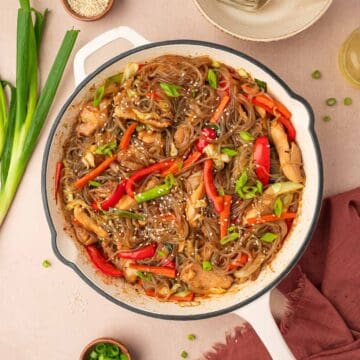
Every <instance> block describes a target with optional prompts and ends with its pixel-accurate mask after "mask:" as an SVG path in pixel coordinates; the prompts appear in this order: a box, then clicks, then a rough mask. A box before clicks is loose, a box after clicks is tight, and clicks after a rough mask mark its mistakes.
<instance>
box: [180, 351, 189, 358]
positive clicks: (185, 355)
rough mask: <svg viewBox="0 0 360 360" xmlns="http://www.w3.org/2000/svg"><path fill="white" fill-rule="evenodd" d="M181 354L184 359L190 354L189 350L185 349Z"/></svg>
mask: <svg viewBox="0 0 360 360" xmlns="http://www.w3.org/2000/svg"><path fill="white" fill-rule="evenodd" d="M180 355H181V357H182V358H183V359H186V358H187V357H188V355H189V354H188V353H187V351H185V350H183V351H182V352H181V354H180Z"/></svg>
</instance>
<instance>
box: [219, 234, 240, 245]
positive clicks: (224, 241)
mask: <svg viewBox="0 0 360 360" xmlns="http://www.w3.org/2000/svg"><path fill="white" fill-rule="evenodd" d="M239 236H240V235H239V234H238V233H236V232H232V233H230V234H228V235H226V236H224V237H223V238H222V239H221V240H220V244H221V245H225V244H227V243H229V242H231V241H234V240H237V239H238V238H239Z"/></svg>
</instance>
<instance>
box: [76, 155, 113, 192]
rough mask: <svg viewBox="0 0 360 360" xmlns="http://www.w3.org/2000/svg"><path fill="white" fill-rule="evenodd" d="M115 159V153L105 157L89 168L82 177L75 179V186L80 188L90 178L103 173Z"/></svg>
mask: <svg viewBox="0 0 360 360" xmlns="http://www.w3.org/2000/svg"><path fill="white" fill-rule="evenodd" d="M115 159H116V155H113V156H110V157H108V158H107V159H105V160H104V161H103V162H102V163H101V164H100V165H99V166H98V167H96V168H95V169H93V170H91V171H90V172H89V173H87V174H86V175H84V176H83V177H82V178H80V179H78V180H76V182H75V187H76V188H77V189H81V188H82V187H84V186H85V185H86V184H87V183H88V182H89V181H90V180H93V179H95V178H96V177H97V176H99V175H100V174H101V173H103V172H104V171H105V170H106V169H107V168H108V167H109V166H110V164H111V163H112V162H113V161H114V160H115Z"/></svg>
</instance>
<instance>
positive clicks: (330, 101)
mask: <svg viewBox="0 0 360 360" xmlns="http://www.w3.org/2000/svg"><path fill="white" fill-rule="evenodd" d="M336 103H337V101H336V99H335V98H333V97H332V98H328V99H326V105H328V106H334V105H336Z"/></svg>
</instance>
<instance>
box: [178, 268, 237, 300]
mask: <svg viewBox="0 0 360 360" xmlns="http://www.w3.org/2000/svg"><path fill="white" fill-rule="evenodd" d="M180 280H182V281H183V282H184V283H186V284H187V285H188V287H189V289H190V290H191V291H194V292H196V293H198V294H204V295H205V294H211V293H218V292H219V289H220V290H226V289H228V288H229V287H230V286H231V284H232V282H233V279H232V277H231V276H229V275H225V274H223V273H222V272H220V271H218V270H211V271H204V270H203V269H202V267H201V266H200V264H197V263H196V264H195V263H191V264H189V265H186V266H185V267H184V268H183V269H182V271H181V274H180Z"/></svg>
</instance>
